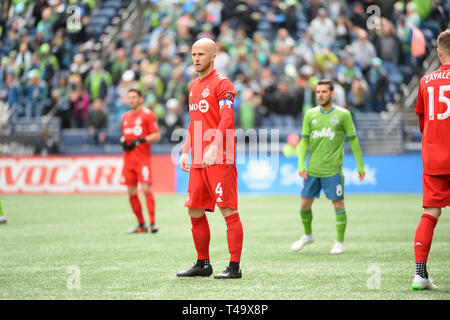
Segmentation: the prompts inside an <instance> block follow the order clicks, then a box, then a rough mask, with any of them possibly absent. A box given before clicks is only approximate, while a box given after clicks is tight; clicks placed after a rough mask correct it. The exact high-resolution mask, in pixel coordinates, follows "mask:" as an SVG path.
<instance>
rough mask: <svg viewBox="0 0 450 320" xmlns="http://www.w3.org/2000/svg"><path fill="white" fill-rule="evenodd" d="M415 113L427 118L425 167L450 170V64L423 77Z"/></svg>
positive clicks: (438, 171)
mask: <svg viewBox="0 0 450 320" xmlns="http://www.w3.org/2000/svg"><path fill="white" fill-rule="evenodd" d="M416 113H417V114H418V115H419V116H423V121H424V123H423V132H422V162H423V171H424V172H425V173H426V174H428V175H443V174H450V143H449V137H450V65H448V64H447V65H443V66H441V67H440V68H439V69H437V70H436V71H434V72H431V73H429V74H427V75H425V76H424V77H423V78H422V79H421V80H420V83H419V92H418V95H417V103H416Z"/></svg>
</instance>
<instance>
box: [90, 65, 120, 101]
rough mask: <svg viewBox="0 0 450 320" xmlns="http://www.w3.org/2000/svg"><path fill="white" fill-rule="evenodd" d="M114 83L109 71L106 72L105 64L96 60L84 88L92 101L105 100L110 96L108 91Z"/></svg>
mask: <svg viewBox="0 0 450 320" xmlns="http://www.w3.org/2000/svg"><path fill="white" fill-rule="evenodd" d="M112 84H113V82H112V79H111V75H110V74H109V72H108V71H106V70H104V68H103V62H102V61H101V60H96V61H95V62H94V65H93V68H92V70H91V72H90V73H89V75H88V76H87V77H86V80H85V82H84V87H85V88H86V90H87V92H88V93H89V96H90V97H91V99H93V100H96V99H102V100H104V99H105V98H106V96H107V95H108V89H109V88H110V87H111V86H112Z"/></svg>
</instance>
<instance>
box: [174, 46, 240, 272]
mask: <svg viewBox="0 0 450 320" xmlns="http://www.w3.org/2000/svg"><path fill="white" fill-rule="evenodd" d="M215 58H216V44H215V43H214V41H212V40H210V39H206V38H203V39H200V40H198V41H196V42H195V43H194V45H193V46H192V61H193V64H194V68H195V71H196V72H197V73H198V77H197V78H196V79H195V80H193V81H192V83H191V84H190V86H189V115H190V118H191V121H190V123H189V127H188V134H187V137H186V140H185V144H184V148H183V151H182V154H181V157H180V166H181V169H182V170H183V171H186V172H189V184H188V190H187V194H186V202H185V206H186V207H187V208H188V214H189V217H190V219H191V224H192V236H193V239H194V245H195V249H196V251H197V263H196V264H195V265H194V266H193V267H192V268H190V269H188V270H184V271H180V272H178V273H177V276H178V277H196V276H202V277H209V276H210V275H211V274H212V272H213V269H212V267H211V264H210V260H209V241H210V230H209V224H208V219H207V217H206V214H205V212H206V211H211V212H213V211H214V209H215V206H216V205H217V206H218V207H219V210H220V212H221V214H222V216H223V217H224V219H225V222H226V225H227V243H228V250H229V253H230V262H229V265H228V267H226V269H225V271H223V272H222V273H219V274H217V275H215V276H214V278H216V279H236V278H242V272H241V269H240V259H241V252H242V243H243V229H242V224H241V219H240V217H239V213H238V205H237V202H238V201H237V200H238V195H237V171H236V154H235V150H236V144H235V135H234V97H235V95H236V90H235V89H234V86H233V84H232V83H231V81H230V80H229V79H228V78H227V77H226V76H224V75H223V74H221V73H219V72H217V71H216V70H215V68H214V59H215ZM190 150H192V164H191V165H190V164H189V151H190Z"/></svg>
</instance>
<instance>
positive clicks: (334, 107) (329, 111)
mask: <svg viewBox="0 0 450 320" xmlns="http://www.w3.org/2000/svg"><path fill="white" fill-rule="evenodd" d="M334 109H336V105H335V104H333V108H331V109H330V110H328V111H327V112H326V114H329V113H331V112H332V111H333V110H334ZM320 112H321V113H322V114H325V111H323V109H322V107H320Z"/></svg>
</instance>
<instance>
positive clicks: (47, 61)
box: [39, 43, 59, 84]
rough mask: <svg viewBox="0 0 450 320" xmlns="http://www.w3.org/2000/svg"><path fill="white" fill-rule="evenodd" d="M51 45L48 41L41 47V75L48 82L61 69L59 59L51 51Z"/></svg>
mask: <svg viewBox="0 0 450 320" xmlns="http://www.w3.org/2000/svg"><path fill="white" fill-rule="evenodd" d="M50 50H51V47H50V45H49V44H48V43H44V44H42V45H41V46H40V47H39V66H40V69H39V70H40V72H41V77H42V79H43V80H44V81H46V82H47V83H48V84H50V82H51V81H52V79H53V76H55V74H56V73H57V72H58V71H59V63H58V59H56V57H55V56H54V55H53V54H52V53H51V52H50Z"/></svg>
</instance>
